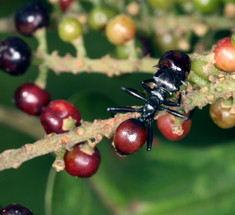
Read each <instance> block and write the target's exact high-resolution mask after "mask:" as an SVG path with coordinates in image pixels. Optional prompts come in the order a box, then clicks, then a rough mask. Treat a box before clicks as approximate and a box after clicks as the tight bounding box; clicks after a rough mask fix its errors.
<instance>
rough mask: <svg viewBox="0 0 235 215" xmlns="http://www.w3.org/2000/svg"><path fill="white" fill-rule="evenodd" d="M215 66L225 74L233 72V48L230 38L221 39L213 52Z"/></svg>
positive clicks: (234, 62) (234, 54) (234, 68)
mask: <svg viewBox="0 0 235 215" xmlns="http://www.w3.org/2000/svg"><path fill="white" fill-rule="evenodd" d="M214 53H215V55H214V59H215V65H216V66H217V67H218V68H219V69H221V70H224V71H225V72H235V47H234V46H233V45H232V43H231V38H230V37H225V38H223V39H221V40H220V41H219V42H218V43H217V44H216V47H215V50H214Z"/></svg>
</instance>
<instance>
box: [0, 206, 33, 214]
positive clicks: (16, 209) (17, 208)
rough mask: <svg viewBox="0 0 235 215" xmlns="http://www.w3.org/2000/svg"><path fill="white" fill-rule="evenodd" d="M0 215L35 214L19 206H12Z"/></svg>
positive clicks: (0, 212)
mask: <svg viewBox="0 0 235 215" xmlns="http://www.w3.org/2000/svg"><path fill="white" fill-rule="evenodd" d="M0 215H33V213H32V211H30V210H29V209H28V208H25V207H23V206H21V205H19V204H10V205H8V206H7V207H6V208H4V209H3V210H2V211H0Z"/></svg>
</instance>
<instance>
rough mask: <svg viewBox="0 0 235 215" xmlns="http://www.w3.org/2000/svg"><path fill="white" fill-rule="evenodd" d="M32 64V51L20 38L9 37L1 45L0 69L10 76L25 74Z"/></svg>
mask: <svg viewBox="0 0 235 215" xmlns="http://www.w3.org/2000/svg"><path fill="white" fill-rule="evenodd" d="M30 62H31V50H30V48H29V47H28V45H27V44H26V43H25V42H24V41H23V40H22V39H20V38H18V37H8V38H7V39H5V40H3V41H2V42H1V44H0V69H2V70H3V71H5V72H6V73H8V74H10V75H14V76H16V75H21V74H24V73H25V72H26V70H27V68H28V67H29V65H30Z"/></svg>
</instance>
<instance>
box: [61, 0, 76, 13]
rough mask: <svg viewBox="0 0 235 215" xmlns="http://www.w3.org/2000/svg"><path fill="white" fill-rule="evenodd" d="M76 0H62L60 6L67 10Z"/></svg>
mask: <svg viewBox="0 0 235 215" xmlns="http://www.w3.org/2000/svg"><path fill="white" fill-rule="evenodd" d="M73 2H74V0H60V1H59V3H60V8H61V10H62V11H66V10H67V9H68V8H69V7H70V5H71V4H72V3H73Z"/></svg>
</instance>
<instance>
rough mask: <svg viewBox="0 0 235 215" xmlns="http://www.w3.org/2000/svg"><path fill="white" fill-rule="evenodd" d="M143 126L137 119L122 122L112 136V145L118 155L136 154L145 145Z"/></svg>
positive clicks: (145, 134)
mask: <svg viewBox="0 0 235 215" xmlns="http://www.w3.org/2000/svg"><path fill="white" fill-rule="evenodd" d="M146 138H147V132H146V128H145V125H144V124H143V123H142V122H141V121H140V120H138V119H134V118H132V119H128V120H126V121H124V122H122V123H121V124H120V125H119V126H118V128H117V130H116V132H115V135H114V145H115V148H116V150H117V152H118V153H120V154H124V155H128V154H133V153H135V152H137V151H138V150H139V149H140V148H141V147H142V146H143V145H144V143H145V141H146Z"/></svg>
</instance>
